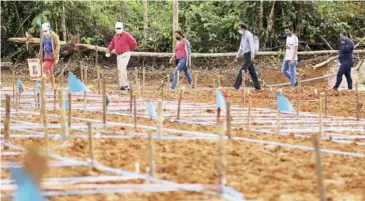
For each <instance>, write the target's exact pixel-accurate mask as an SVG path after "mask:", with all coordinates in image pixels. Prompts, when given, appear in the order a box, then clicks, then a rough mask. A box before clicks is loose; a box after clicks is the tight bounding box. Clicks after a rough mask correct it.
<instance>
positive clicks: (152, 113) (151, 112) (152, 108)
mask: <svg viewBox="0 0 365 201" xmlns="http://www.w3.org/2000/svg"><path fill="white" fill-rule="evenodd" d="M147 110H148V116H150V118H152V119H155V118H156V116H157V115H156V109H155V106H153V104H152V103H151V101H147Z"/></svg>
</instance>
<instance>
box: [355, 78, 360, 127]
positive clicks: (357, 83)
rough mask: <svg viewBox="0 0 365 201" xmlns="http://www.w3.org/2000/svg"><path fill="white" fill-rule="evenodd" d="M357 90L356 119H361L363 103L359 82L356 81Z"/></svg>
mask: <svg viewBox="0 0 365 201" xmlns="http://www.w3.org/2000/svg"><path fill="white" fill-rule="evenodd" d="M355 92H356V120H357V121H359V120H360V109H361V105H360V102H359V82H356V84H355Z"/></svg>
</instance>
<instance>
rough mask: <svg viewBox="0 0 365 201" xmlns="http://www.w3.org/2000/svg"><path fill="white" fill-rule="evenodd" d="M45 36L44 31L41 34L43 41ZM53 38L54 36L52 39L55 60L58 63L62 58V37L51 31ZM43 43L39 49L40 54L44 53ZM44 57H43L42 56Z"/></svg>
mask: <svg viewBox="0 0 365 201" xmlns="http://www.w3.org/2000/svg"><path fill="white" fill-rule="evenodd" d="M43 38H44V35H43V33H42V34H41V42H42V40H43ZM51 38H52V41H53V54H54V56H55V60H54V64H57V63H58V60H59V59H60V46H61V45H60V39H59V38H58V35H57V34H56V33H55V32H53V31H51ZM43 53H44V52H43V45H41V48H40V49H39V55H43ZM43 56H44V55H43ZM40 59H42V58H40Z"/></svg>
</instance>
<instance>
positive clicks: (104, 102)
mask: <svg viewBox="0 0 365 201" xmlns="http://www.w3.org/2000/svg"><path fill="white" fill-rule="evenodd" d="M102 85H103V90H102V91H103V123H104V124H106V110H107V108H106V82H105V79H103V83H102ZM131 91H132V88H131Z"/></svg>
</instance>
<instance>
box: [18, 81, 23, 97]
mask: <svg viewBox="0 0 365 201" xmlns="http://www.w3.org/2000/svg"><path fill="white" fill-rule="evenodd" d="M17 84H18V90H19V94H22V93H23V92H24V87H23V84H22V81H21V80H20V79H18V82H17Z"/></svg>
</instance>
